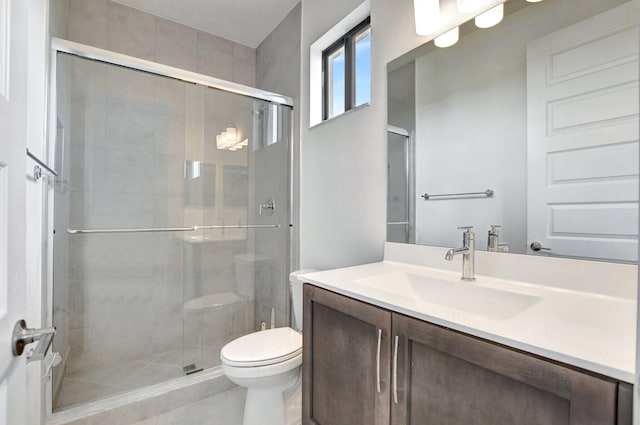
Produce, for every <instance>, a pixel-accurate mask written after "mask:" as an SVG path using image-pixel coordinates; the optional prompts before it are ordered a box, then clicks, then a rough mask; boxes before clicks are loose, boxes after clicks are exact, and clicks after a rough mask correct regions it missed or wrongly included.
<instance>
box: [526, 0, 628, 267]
mask: <svg viewBox="0 0 640 425" xmlns="http://www.w3.org/2000/svg"><path fill="white" fill-rule="evenodd" d="M527 99H528V100H527V102H528V168H529V169H528V176H529V177H528V229H527V236H528V243H529V244H531V243H532V242H538V243H540V244H541V245H542V246H543V247H545V248H550V249H551V251H541V252H545V253H550V254H557V255H563V256H575V257H589V258H601V259H613V260H623V261H636V260H637V258H638V253H637V252H638V246H637V237H638V7H637V3H636V2H635V1H632V2H628V3H625V4H623V5H621V6H619V7H616V8H614V9H611V10H609V11H607V12H605V13H602V14H600V15H597V16H594V17H592V18H589V19H587V20H585V21H583V22H580V23H578V24H575V25H572V26H570V27H568V28H565V29H563V30H560V31H558V32H555V33H553V34H550V35H548V36H545V37H543V38H541V39H539V40H536V41H534V42H532V43H530V44H529V45H528V47H527ZM529 252H530V253H532V250H531V248H530V247H529Z"/></svg>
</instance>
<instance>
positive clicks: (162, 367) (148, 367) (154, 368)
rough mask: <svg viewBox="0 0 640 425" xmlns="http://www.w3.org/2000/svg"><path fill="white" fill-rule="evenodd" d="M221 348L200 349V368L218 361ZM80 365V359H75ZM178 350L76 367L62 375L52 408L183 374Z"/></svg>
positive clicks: (76, 403)
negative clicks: (202, 360) (145, 357)
mask: <svg viewBox="0 0 640 425" xmlns="http://www.w3.org/2000/svg"><path fill="white" fill-rule="evenodd" d="M220 349H221V347H211V348H208V349H206V350H203V358H204V359H206V360H207V361H206V362H204V364H202V366H203V367H204V368H210V367H215V366H218V365H219V364H220V354H219V353H220ZM78 363H79V364H82V363H81V361H80V362H78ZM182 363H183V353H182V351H170V352H166V353H160V354H158V355H155V356H153V357H151V358H149V359H146V360H130V361H124V362H120V363H117V364H112V365H100V366H99V367H97V366H94V365H87V366H86V367H85V366H80V367H77V368H75V370H72V371H69V372H67V373H66V374H65V377H64V380H63V382H62V386H61V388H60V394H59V396H58V398H57V402H56V407H55V410H56V411H59V410H62V409H66V408H68V407H71V406H76V405H78V404H82V403H86V402H89V401H95V400H98V399H101V398H105V397H108V396H111V395H114V394H120V393H124V392H127V391H131V390H134V389H138V388H143V387H147V386H150V385H154V384H158V383H161V382H165V381H168V380H170V379H173V378H178V377H180V376H184V373H183V371H182V366H183V364H182Z"/></svg>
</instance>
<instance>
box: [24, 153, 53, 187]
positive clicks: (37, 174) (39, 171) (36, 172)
mask: <svg viewBox="0 0 640 425" xmlns="http://www.w3.org/2000/svg"><path fill="white" fill-rule="evenodd" d="M27 156H28V157H29V158H31V159H33V160H34V161H35V162H36V163H37V164H38V165H36V166H34V167H33V178H34V179H36V180H40V177H42V168H44V169H45V170H47V172H48V173H49V174H51V175H53V176H54V177H58V172H57V171H56V170H54V169H52V168H51V167H49V166H48V165H47V164H46V163H45V162H44V161H42V160H41V159H40V158H38V157H37V156H35V155H34V154H32V153H31V151H30V150H29V148H27ZM40 167H42V168H40Z"/></svg>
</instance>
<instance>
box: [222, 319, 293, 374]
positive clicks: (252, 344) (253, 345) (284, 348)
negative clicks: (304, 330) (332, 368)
mask: <svg viewBox="0 0 640 425" xmlns="http://www.w3.org/2000/svg"><path fill="white" fill-rule="evenodd" d="M301 354H302V335H300V333H298V332H296V331H294V330H293V329H291V328H274V329H268V330H265V331H260V332H254V333H252V334H249V335H245V336H243V337H240V338H238V339H236V340H234V341H231V342H230V343H228V344H227V345H225V346H224V347H223V348H222V350H221V351H220V359H221V360H222V362H223V363H224V364H227V365H229V366H234V367H258V366H267V365H273V364H277V363H282V362H286V361H287V360H290V359H293V358H295V357H297V356H300V355H301Z"/></svg>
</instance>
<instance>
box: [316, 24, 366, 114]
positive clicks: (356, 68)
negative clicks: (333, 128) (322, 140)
mask: <svg viewBox="0 0 640 425" xmlns="http://www.w3.org/2000/svg"><path fill="white" fill-rule="evenodd" d="M322 73H323V75H324V81H323V90H322V92H323V93H322V105H323V119H325V120H326V119H329V118H333V117H335V116H336V115H340V114H342V113H343V112H346V111H348V110H350V109H352V108H355V107H356V106H360V105H363V104H365V103H369V100H370V98H371V24H370V18H367V19H365V20H364V21H362V22H361V23H360V24H358V25H356V27H355V28H353V29H352V30H351V31H349V32H348V33H346V34H345V35H344V36H342V37H341V38H340V39H339V40H338V41H336V42H335V43H333V44H332V45H331V46H329V47H328V48H327V49H325V50H324V51H323V52H322Z"/></svg>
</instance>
